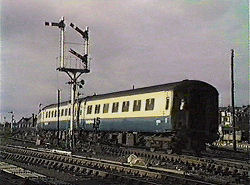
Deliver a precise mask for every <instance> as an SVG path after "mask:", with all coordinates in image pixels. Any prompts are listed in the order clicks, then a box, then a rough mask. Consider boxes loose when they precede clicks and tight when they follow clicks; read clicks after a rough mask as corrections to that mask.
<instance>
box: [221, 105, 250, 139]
mask: <svg viewBox="0 0 250 185" xmlns="http://www.w3.org/2000/svg"><path fill="white" fill-rule="evenodd" d="M249 107H250V106H249V105H248V106H242V107H235V126H236V140H237V141H249ZM219 123H220V124H219V134H220V139H221V140H224V141H232V140H233V123H232V107H220V108H219Z"/></svg>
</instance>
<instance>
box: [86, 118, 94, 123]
mask: <svg viewBox="0 0 250 185" xmlns="http://www.w3.org/2000/svg"><path fill="white" fill-rule="evenodd" d="M94 122H95V121H94V119H87V120H86V121H85V123H86V124H94Z"/></svg>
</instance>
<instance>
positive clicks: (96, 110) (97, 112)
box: [95, 104, 101, 114]
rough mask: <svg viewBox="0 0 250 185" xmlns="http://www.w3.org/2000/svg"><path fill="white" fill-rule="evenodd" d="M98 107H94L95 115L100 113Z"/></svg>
mask: <svg viewBox="0 0 250 185" xmlns="http://www.w3.org/2000/svg"><path fill="white" fill-rule="evenodd" d="M100 107H101V105H100V104H99V105H95V114H99V113H100Z"/></svg>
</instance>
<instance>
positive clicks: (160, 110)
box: [37, 80, 218, 153]
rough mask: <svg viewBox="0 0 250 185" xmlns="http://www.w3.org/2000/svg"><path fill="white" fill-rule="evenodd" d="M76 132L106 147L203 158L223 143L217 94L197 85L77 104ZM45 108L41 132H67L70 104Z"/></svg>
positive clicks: (95, 98) (40, 119)
mask: <svg viewBox="0 0 250 185" xmlns="http://www.w3.org/2000/svg"><path fill="white" fill-rule="evenodd" d="M74 109H75V112H74V118H75V119H74V131H75V132H77V133H78V134H77V136H78V138H77V140H78V141H81V140H91V139H93V138H91V137H94V136H95V138H98V141H100V142H104V143H110V144H111V143H115V144H120V145H127V146H138V147H145V148H150V149H152V148H153V149H159V150H165V151H167V152H168V153H169V152H170V153H172V152H176V153H180V152H181V151H184V150H188V151H194V152H200V151H202V150H205V147H206V143H208V144H211V143H213V142H214V141H215V140H217V139H218V133H217V131H218V91H217V90H216V88H215V87H213V86H212V85H210V84H208V83H206V82H203V81H198V80H183V81H178V82H173V83H167V84H162V85H155V86H150V87H143V88H137V89H134V88H133V89H130V90H125V91H119V92H112V93H107V94H100V95H93V96H86V97H83V98H79V99H77V103H76V104H75V108H74ZM57 110H58V105H57V104H51V105H48V106H45V107H43V108H42V110H41V112H40V113H39V115H38V120H37V129H38V130H43V131H50V132H53V131H57V130H58V129H59V131H60V132H67V131H68V130H69V127H70V119H71V103H70V101H65V102H62V103H61V104H60V109H59V114H60V116H59V127H58V124H57V123H58V122H57V120H58V117H57V116H58V112H57Z"/></svg>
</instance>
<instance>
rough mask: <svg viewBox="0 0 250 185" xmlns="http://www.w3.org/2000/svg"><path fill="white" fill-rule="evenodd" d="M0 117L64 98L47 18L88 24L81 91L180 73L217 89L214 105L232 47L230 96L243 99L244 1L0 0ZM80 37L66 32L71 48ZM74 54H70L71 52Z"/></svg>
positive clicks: (224, 100)
mask: <svg viewBox="0 0 250 185" xmlns="http://www.w3.org/2000/svg"><path fill="white" fill-rule="evenodd" d="M0 7H1V8H0V11H1V15H0V23H1V30H0V38H1V39H0V41H1V42H0V46H1V47H0V48H1V49H0V56H1V58H0V62H1V63H0V74H1V76H0V77H1V78H0V95H1V96H0V115H1V121H2V119H3V117H6V119H7V120H10V114H9V113H8V112H10V111H13V112H14V115H15V119H16V120H17V121H18V120H19V119H20V118H21V117H23V116H24V117H29V116H31V114H32V113H37V112H38V110H39V104H42V106H46V105H48V104H51V103H56V102H57V89H61V90H62V100H68V99H70V86H69V85H67V84H66V82H67V81H69V78H68V76H67V75H66V74H65V73H63V72H58V71H57V70H56V68H57V66H58V56H59V29H58V28H55V27H46V26H44V22H45V21H49V22H51V21H52V22H58V21H59V19H60V18H61V16H64V17H65V20H66V25H68V24H69V23H71V22H72V23H75V24H76V25H77V26H78V27H80V28H82V29H84V28H85V26H89V30H90V32H89V36H90V58H91V65H90V70H91V72H90V73H89V74H84V75H83V76H82V78H81V79H84V80H85V82H86V83H85V85H84V88H83V89H81V93H82V94H83V96H86V95H93V94H94V93H97V94H103V93H109V92H115V91H120V90H127V89H131V88H132V86H133V85H134V86H135V88H139V87H146V86H152V85H158V84H164V83H169V82H175V81H181V80H184V79H190V80H202V81H205V82H207V83H209V84H211V85H213V86H214V87H216V88H217V90H218V92H219V94H220V95H219V103H220V106H228V105H229V104H230V99H231V90H230V88H231V77H230V75H231V73H230V57H231V51H230V50H231V49H234V50H235V58H234V62H235V64H234V67H235V70H234V72H235V101H236V105H237V106H241V105H246V104H249V80H248V79H249V76H248V73H249V58H248V56H249V55H248V54H249V53H248V47H249V46H248V36H249V32H248V24H249V20H248V1H247V0H85V1H82V0H53V1H49V0H36V1H35V0H19V1H16V0H0ZM82 41H83V40H82V38H81V37H80V35H79V34H78V33H77V32H76V31H75V30H73V29H71V27H69V26H66V31H65V42H66V45H65V59H66V62H67V61H68V60H69V59H70V54H69V52H68V50H69V48H73V49H75V50H76V51H78V52H80V53H81V52H82V51H83V47H82V45H76V44H67V43H69V42H71V43H82ZM71 59H72V57H71Z"/></svg>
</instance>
